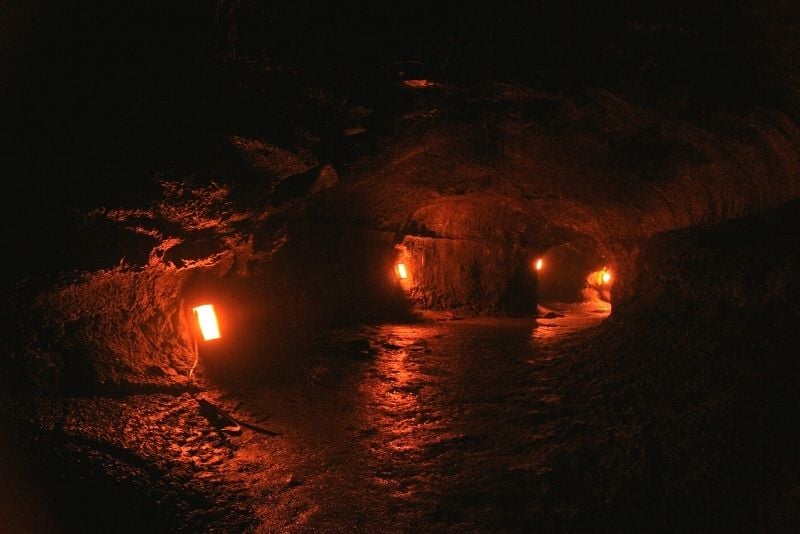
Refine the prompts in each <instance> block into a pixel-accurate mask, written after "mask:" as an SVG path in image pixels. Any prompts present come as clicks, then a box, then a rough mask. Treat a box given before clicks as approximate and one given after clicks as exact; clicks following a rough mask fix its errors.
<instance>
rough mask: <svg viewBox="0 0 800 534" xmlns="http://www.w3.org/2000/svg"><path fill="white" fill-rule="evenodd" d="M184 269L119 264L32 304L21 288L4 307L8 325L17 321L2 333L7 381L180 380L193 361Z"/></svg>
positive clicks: (60, 384)
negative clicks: (183, 299)
mask: <svg viewBox="0 0 800 534" xmlns="http://www.w3.org/2000/svg"><path fill="white" fill-rule="evenodd" d="M187 275H188V272H187V271H186V270H180V269H174V268H172V269H168V268H150V269H145V270H142V271H132V270H123V269H117V270H112V271H107V272H98V273H92V274H87V275H85V276H83V277H82V278H81V279H79V280H77V281H72V282H70V283H67V284H63V285H58V286H56V287H53V288H51V289H46V290H45V291H42V292H41V293H39V294H38V295H35V296H34V297H33V299H34V300H33V302H32V303H28V302H20V300H22V299H23V298H24V297H22V296H21V295H17V296H16V298H17V299H19V300H18V301H17V302H13V301H12V302H9V303H8V304H9V305H8V306H7V307H6V308H4V319H5V321H4V324H5V325H6V326H7V327H9V326H11V325H15V327H16V328H14V327H11V328H9V330H8V331H7V332H6V335H4V342H3V345H4V347H3V352H4V357H5V358H6V361H5V363H4V365H3V374H4V375H6V378H7V380H8V381H7V383H8V384H9V385H11V386H12V387H22V388H25V387H26V386H27V387H30V386H35V387H37V388H40V389H46V390H49V391H53V389H54V388H55V389H63V390H67V391H75V390H77V391H83V390H85V389H86V388H91V389H95V388H100V389H105V390H107V391H112V390H116V391H119V390H124V389H125V388H126V387H130V386H134V385H137V384H138V385H141V384H148V385H149V386H167V385H169V384H172V383H175V382H176V381H178V382H180V379H179V377H178V375H179V374H183V375H184V376H185V374H186V372H187V371H188V369H189V366H191V364H192V362H193V360H194V355H193V352H192V351H191V348H190V347H191V344H190V340H189V337H188V330H187V326H186V323H185V320H184V317H183V315H182V311H181V305H180V303H181V291H182V286H183V284H184V283H185V280H186V278H187ZM25 294H26V292H22V295H25ZM27 294H28V295H29V294H30V293H27ZM184 380H185V379H184Z"/></svg>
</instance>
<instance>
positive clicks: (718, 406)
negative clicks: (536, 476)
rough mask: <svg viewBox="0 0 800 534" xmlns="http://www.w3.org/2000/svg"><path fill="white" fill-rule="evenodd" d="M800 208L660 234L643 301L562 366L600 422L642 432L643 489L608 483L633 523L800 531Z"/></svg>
mask: <svg viewBox="0 0 800 534" xmlns="http://www.w3.org/2000/svg"><path fill="white" fill-rule="evenodd" d="M798 214H800V205H798V203H797V202H796V201H795V202H792V203H790V204H787V205H786V206H783V207H781V208H779V209H777V210H772V211H770V212H767V213H764V214H760V215H756V216H751V217H748V218H745V219H741V220H736V221H731V222H727V223H724V224H721V225H718V226H714V227H711V228H702V229H687V230H680V231H675V232H670V233H667V234H663V235H659V236H655V237H653V238H652V239H651V240H649V241H648V242H647V244H646V245H645V246H644V247H643V249H642V253H641V255H640V257H639V261H638V264H637V271H636V272H637V273H638V274H637V277H636V279H635V281H634V282H633V285H634V291H633V296H631V297H630V298H629V299H625V300H623V301H621V302H618V303H617V304H616V305H615V309H614V314H613V315H612V317H611V319H609V320H608V321H607V322H606V323H605V324H604V325H603V326H602V328H601V329H600V331H599V332H598V333H597V334H596V335H595V336H594V337H593V339H592V340H591V343H589V344H585V345H584V346H582V347H580V348H578V350H577V354H578V355H579V356H578V358H577V364H575V362H573V364H572V365H570V366H569V367H568V368H567V367H565V369H564V377H565V379H566V381H567V382H566V383H565V385H564V387H565V391H568V392H570V395H571V396H574V399H572V400H573V401H574V402H578V403H580V402H584V401H585V402H590V401H591V402H594V403H595V404H596V405H597V406H598V409H597V414H596V424H597V426H598V427H599V428H603V427H607V428H609V429H612V428H615V427H616V428H627V429H628V431H626V432H628V433H630V432H629V431H630V430H631V429H636V428H638V429H639V430H638V432H639V435H640V438H639V444H638V447H639V448H640V449H641V454H642V455H643V463H642V465H641V467H640V469H641V473H640V474H639V475H637V478H638V482H634V481H631V482H629V483H626V484H622V485H614V486H613V487H608V488H607V498H608V499H609V501H611V502H615V503H617V504H616V505H615V506H617V507H622V508H623V510H621V515H624V516H626V517H627V518H628V520H629V521H630V524H636V523H637V522H641V523H642V524H647V523H649V522H651V521H653V518H655V520H656V522H657V523H658V524H660V525H662V526H663V527H664V528H666V529H667V530H676V529H678V530H681V529H686V528H687V527H688V528H689V529H690V530H709V529H710V530H717V529H722V530H728V529H742V528H743V529H746V530H750V529H752V530H759V529H766V530H776V531H777V530H793V529H796V528H797V513H796V510H797V508H796V506H797V495H798V485H797V480H798V475H800V457H798V454H797V447H796V444H797V441H798V439H800V426H798V423H797V417H796V416H795V414H796V410H797V405H798V402H800V399H798V393H797V392H798V384H800V360H798V358H797V346H798V344H800V337H798V330H797V324H798V321H800V286H798V284H797V281H798V280H799V279H800V277H799V276H800V256H798V250H800V243H798V237H797V236H798V235H799V234H798V230H799V229H800V218H799V216H798ZM580 399H583V401H582V400H580ZM609 432H612V431H611V430H609ZM591 448H592V447H591V446H589V447H586V448H585V450H582V451H579V452H577V453H576V456H577V457H582V456H583V455H584V454H586V455H592V454H594V452H593V451H592V450H590V449H591ZM602 469H603V471H602V473H601V472H596V473H595V475H596V476H599V477H600V478H604V477H609V478H610V477H613V476H614V475H613V471H614V470H615V467H614V465H613V462H612V463H609V464H607V465H606V466H605V467H603V468H602ZM637 495H638V496H639V497H637ZM626 502H627V503H628V504H625V503H626Z"/></svg>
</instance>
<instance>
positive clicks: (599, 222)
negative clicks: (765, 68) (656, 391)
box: [328, 86, 800, 307]
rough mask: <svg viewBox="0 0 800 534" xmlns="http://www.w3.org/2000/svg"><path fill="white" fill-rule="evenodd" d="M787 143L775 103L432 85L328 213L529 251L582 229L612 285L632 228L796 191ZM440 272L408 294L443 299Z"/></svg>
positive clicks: (627, 264) (731, 212)
mask: <svg viewBox="0 0 800 534" xmlns="http://www.w3.org/2000/svg"><path fill="white" fill-rule="evenodd" d="M799 149H800V129H798V127H797V124H796V123H795V122H794V121H793V120H792V119H791V118H790V117H789V116H787V115H786V114H784V113H781V112H778V111H774V110H764V109H761V110H753V111H735V112H730V110H728V111H727V112H726V113H724V114H723V113H721V112H719V113H717V112H714V111H707V112H705V113H702V114H701V113H698V112H697V111H691V110H689V109H680V108H679V109H677V110H676V109H671V110H669V111H667V110H661V109H658V108H657V107H655V106H649V107H646V106H644V105H641V104H637V103H634V102H631V101H627V100H625V99H624V98H623V97H621V96H619V95H615V94H611V93H607V92H594V93H588V94H586V95H584V96H582V97H577V98H566V97H560V96H554V95H548V94H541V93H536V92H532V91H530V90H527V89H524V88H520V87H516V86H493V87H487V88H484V89H483V91H481V90H476V91H472V92H469V93H466V92H462V91H459V90H456V89H446V90H445V89H443V90H442V95H441V96H440V101H439V104H438V106H435V107H431V108H430V110H429V113H428V114H427V115H417V116H415V117H414V118H413V119H409V120H408V122H407V125H406V127H405V129H404V130H403V132H402V133H401V134H400V135H399V136H398V139H397V141H396V142H394V143H393V144H392V145H391V146H390V147H389V148H387V149H386V150H385V151H384V153H383V154H382V155H381V156H380V157H378V158H376V159H373V160H369V161H367V162H365V163H364V164H363V165H362V166H361V167H360V168H358V169H356V170H355V171H354V173H353V174H354V176H353V178H352V179H351V180H349V181H348V183H347V184H346V185H345V186H344V187H343V188H342V189H341V190H340V193H339V194H338V195H335V196H333V197H331V198H330V202H329V203H328V213H329V217H330V218H331V219H333V220H338V221H345V222H347V223H349V224H356V225H359V226H362V227H367V228H374V229H380V230H384V231H391V232H395V233H397V234H398V241H401V240H402V238H403V236H405V235H412V236H426V237H438V238H443V239H456V240H458V239H461V240H463V239H467V240H480V241H482V242H498V243H501V244H503V245H504V246H506V247H507V248H509V249H513V248H514V247H515V246H516V245H517V244H519V243H523V244H525V245H526V246H528V247H530V248H532V249H534V250H537V249H538V250H541V251H544V250H546V249H548V248H550V247H551V246H554V245H559V244H563V243H565V242H570V241H572V240H582V241H588V242H594V243H595V249H596V251H597V252H598V253H599V255H600V256H601V257H605V258H606V259H607V260H608V263H609V266H610V267H611V268H612V269H614V270H615V271H616V272H618V273H619V276H618V277H617V284H616V285H615V291H616V292H617V293H618V294H619V295H620V296H624V295H626V294H627V293H628V291H629V289H628V288H629V286H628V285H627V281H628V280H629V279H630V278H631V277H632V276H633V275H634V272H633V271H632V268H633V265H634V262H635V258H636V255H637V247H638V242H639V240H641V239H644V238H647V237H649V236H652V235H654V234H656V233H659V232H663V231H666V230H671V229H675V228H684V227H689V226H693V225H707V224H713V223H715V222H719V221H723V220H727V219H731V218H735V217H739V216H742V215H746V214H748V213H753V212H757V211H760V210H763V209H767V208H770V207H774V206H777V205H779V204H781V203H782V202H785V201H787V200H790V199H792V198H795V197H796V196H798V195H800V159H799V156H798V154H800V150H799ZM447 246H451V245H447ZM500 257H503V258H504V256H503V255H501V256H500ZM449 268H450V266H449V265H442V269H443V270H447V269H449ZM485 269H486V270H487V271H498V270H499V269H500V267H499V266H492V267H489V266H488V265H487V266H486V267H485ZM445 277H446V275H445V273H444V272H442V273H440V275H439V276H436V277H434V278H432V279H431V282H430V283H427V284H426V282H425V281H423V280H418V281H417V283H418V284H420V287H422V286H426V287H425V289H421V290H420V292H418V293H417V294H416V295H415V297H416V298H417V299H419V301H420V302H446V300H447V297H446V295H447V293H448V289H449V288H448V287H445V286H437V284H438V282H437V280H441V279H444V278H445ZM422 293H427V294H426V295H424V296H423V295H422ZM476 304H477V305H478V307H480V306H481V305H482V306H485V307H489V306H490V304H491V303H490V302H481V303H476Z"/></svg>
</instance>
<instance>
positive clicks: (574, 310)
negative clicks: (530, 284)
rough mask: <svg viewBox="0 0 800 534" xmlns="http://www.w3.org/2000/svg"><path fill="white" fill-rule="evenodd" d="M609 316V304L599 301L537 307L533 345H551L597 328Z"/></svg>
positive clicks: (532, 335)
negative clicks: (537, 314)
mask: <svg viewBox="0 0 800 534" xmlns="http://www.w3.org/2000/svg"><path fill="white" fill-rule="evenodd" d="M610 314H611V304H610V303H608V302H606V301H605V300H601V299H595V300H591V301H584V302H570V303H563V302H562V303H549V304H547V305H539V317H538V318H537V319H536V326H535V327H534V329H533V333H532V334H531V337H532V341H533V342H534V344H542V343H551V342H553V341H556V340H558V339H561V338H563V337H565V336H570V335H572V334H575V333H577V332H580V331H582V330H586V329H587V328H591V327H593V326H597V325H599V324H600V323H602V322H603V320H604V319H605V318H606V317H608V316H609V315H610Z"/></svg>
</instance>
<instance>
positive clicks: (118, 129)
mask: <svg viewBox="0 0 800 534" xmlns="http://www.w3.org/2000/svg"><path fill="white" fill-rule="evenodd" d="M599 4H601V3H591V2H575V1H572V2H560V1H559V2H555V1H540V2H513V3H508V4H504V5H502V6H494V5H491V4H490V3H485V4H482V5H480V6H478V7H468V6H467V5H465V4H462V3H456V2H444V3H432V2H410V3H409V2H372V3H366V2H364V3H354V2H345V3H339V4H338V5H331V4H330V3H325V2H311V1H299V2H284V3H276V2H266V1H256V0H250V1H247V0H218V1H207V2H189V1H174V2H155V1H146V2H133V3H114V2H77V3H72V2H70V3H66V4H65V3H62V2H54V1H47V0H34V1H23V0H11V1H9V2H5V3H4V4H3V7H0V118H1V119H2V120H0V124H2V128H1V129H0V158H1V159H0V168H2V175H3V178H2V184H3V185H2V188H3V189H2V208H3V209H2V212H3V216H2V219H1V220H0V223H2V227H3V234H4V239H3V242H4V247H6V250H7V253H8V257H9V258H11V259H12V261H11V262H9V263H8V264H7V268H10V269H11V270H12V271H13V274H15V275H17V276H19V275H24V274H32V273H42V272H50V271H53V270H55V267H57V266H58V261H59V257H65V256H68V255H69V254H70V250H72V248H73V247H74V245H75V243H74V241H75V240H79V239H80V237H79V236H78V234H76V233H75V232H74V231H73V229H74V227H75V226H76V225H79V224H80V215H79V214H80V213H81V212H83V211H85V210H87V209H89V208H92V207H96V206H137V205H145V204H146V203H147V202H148V201H149V200H150V199H152V198H153V197H154V195H156V194H157V193H158V190H157V187H156V179H157V178H158V177H161V176H168V177H170V176H172V177H174V176H193V177H195V178H196V179H198V180H209V179H212V178H214V179H218V180H228V181H235V180H237V179H241V178H240V177H239V174H238V170H239V169H237V167H236V159H235V157H234V155H233V154H232V153H231V151H230V146H229V143H228V142H227V138H228V136H229V135H231V134H239V135H248V136H254V137H262V138H265V139H268V140H269V141H270V142H273V143H275V144H278V145H282V146H288V147H298V146H302V147H303V148H307V149H309V150H311V151H312V152H314V153H315V154H316V155H317V156H318V158H319V159H320V160H323V161H328V162H331V163H334V164H335V166H336V167H337V169H338V170H339V171H340V173H342V172H343V171H344V172H345V173H346V170H347V168H348V167H349V165H351V164H352V163H353V162H354V161H356V160H357V159H358V158H359V157H361V156H362V155H364V153H365V152H368V151H369V150H371V149H374V146H375V145H367V146H368V147H372V148H365V149H363V150H361V151H355V152H346V153H345V152H344V151H342V150H341V144H340V143H338V141H337V140H336V136H337V135H338V132H339V130H340V128H339V126H340V125H341V123H342V117H341V109H342V104H343V103H345V102H346V103H348V104H350V105H353V104H358V105H363V106H365V107H366V108H368V109H370V110H373V113H372V115H371V118H370V120H371V121H372V122H371V124H370V126H371V129H370V133H371V134H372V135H376V136H380V135H385V134H386V132H387V131H388V130H387V129H386V128H385V126H386V125H387V124H389V123H390V122H391V120H392V119H393V117H396V116H398V115H399V114H400V113H402V112H403V110H404V106H405V105H406V104H407V103H406V102H405V101H404V100H403V98H402V96H401V95H400V94H399V93H398V91H397V86H398V85H397V84H398V81H399V80H401V79H409V78H426V79H431V80H434V81H438V82H443V83H451V84H459V85H464V86H470V85H475V84H480V83H484V82H515V83H525V84H528V85H531V86H533V87H535V88H538V89H541V90H543V91H552V92H559V93H580V92H581V91H586V90H593V89H607V90H612V91H616V92H621V93H624V94H625V95H626V97H628V98H634V99H639V100H644V101H648V102H653V103H654V105H661V106H674V107H675V109H676V110H681V112H696V113H700V112H702V110H704V109H708V108H709V107H714V108H719V107H731V108H737V107H741V106H775V107H780V108H782V109H784V110H788V111H790V112H791V111H792V110H793V109H794V103H795V94H794V84H795V81H796V79H797V73H798V72H800V70H798V67H797V63H798V59H797V57H796V56H797V54H796V52H795V51H796V50H797V46H796V45H797V44H798V43H797V41H798V37H797V32H796V31H795V30H796V28H797V21H798V20H799V19H798V11H799V10H798V8H796V7H794V3H793V2H789V1H785V2H780V1H779V2H766V1H757V0H750V1H738V2H677V3H676V2H667V1H664V2H647V3H643V2H634V1H619V2H603V3H602V4H604V5H599ZM687 110H688V111H687ZM692 110H694V111H692ZM299 125H301V126H303V128H302V132H299V133H298V126H299ZM64 266H69V265H67V264H65V265H64Z"/></svg>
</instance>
